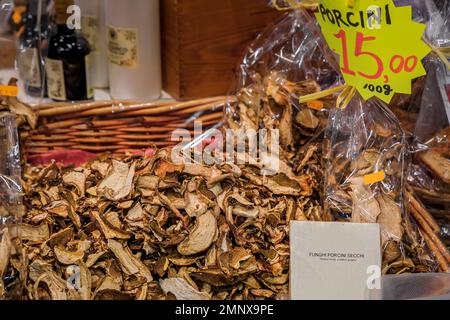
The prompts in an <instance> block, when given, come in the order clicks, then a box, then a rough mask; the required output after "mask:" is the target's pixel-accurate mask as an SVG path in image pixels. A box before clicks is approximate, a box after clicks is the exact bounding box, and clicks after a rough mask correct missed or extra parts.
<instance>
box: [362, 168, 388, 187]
mask: <svg viewBox="0 0 450 320" xmlns="http://www.w3.org/2000/svg"><path fill="white" fill-rule="evenodd" d="M385 178H386V173H385V172H384V171H383V170H381V171H377V172H374V173H370V174H366V175H365V176H364V184H365V185H366V186H368V185H370V184H374V183H377V182H381V181H383V180H384V179H385Z"/></svg>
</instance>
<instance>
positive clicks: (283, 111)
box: [226, 9, 342, 167]
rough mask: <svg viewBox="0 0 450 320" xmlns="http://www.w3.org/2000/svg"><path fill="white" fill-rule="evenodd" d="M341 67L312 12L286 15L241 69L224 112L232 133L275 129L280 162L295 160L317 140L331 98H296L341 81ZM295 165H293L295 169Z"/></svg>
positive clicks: (250, 52)
mask: <svg viewBox="0 0 450 320" xmlns="http://www.w3.org/2000/svg"><path fill="white" fill-rule="evenodd" d="M338 70H339V66H338V64H337V63H335V60H334V58H333V53H332V52H331V50H330V49H329V48H328V46H327V45H326V42H325V40H324V38H323V36H322V34H321V32H320V29H319V27H318V25H317V22H316V20H315V19H314V18H313V17H312V13H310V12H308V11H306V10H303V9H300V10H294V11H292V12H290V13H288V14H287V15H286V16H285V17H284V18H283V19H282V20H280V21H278V22H277V23H276V24H275V26H273V27H270V28H268V29H267V30H266V31H265V32H263V33H262V34H260V35H259V36H258V37H257V39H256V40H255V41H254V42H253V43H252V44H251V46H250V48H249V50H248V51H247V53H246V55H245V57H244V59H243V60H242V63H241V65H240V66H239V72H238V82H237V88H236V90H235V92H237V102H233V103H229V104H228V105H227V108H226V119H227V124H228V126H229V127H231V129H239V128H241V129H244V130H245V129H253V130H256V131H258V130H259V129H262V128H265V129H268V130H279V135H280V146H281V158H282V159H283V160H287V161H291V162H292V163H295V162H296V160H297V159H296V158H302V156H303V155H302V156H300V157H298V156H299V155H300V154H301V151H300V152H299V150H301V149H302V148H303V149H306V148H308V147H309V146H310V145H309V142H313V141H317V140H316V138H317V137H319V136H321V135H322V133H323V131H324V128H325V126H326V123H327V118H328V111H329V109H331V108H332V107H333V105H334V104H335V99H336V98H335V97H333V96H331V97H327V98H325V99H321V100H315V101H310V102H307V103H300V102H299V98H300V97H301V96H304V95H308V94H312V93H315V92H318V91H321V90H326V89H329V88H332V87H335V86H337V85H339V84H341V83H342V78H341V76H340V73H339V71H338ZM294 167H295V165H294Z"/></svg>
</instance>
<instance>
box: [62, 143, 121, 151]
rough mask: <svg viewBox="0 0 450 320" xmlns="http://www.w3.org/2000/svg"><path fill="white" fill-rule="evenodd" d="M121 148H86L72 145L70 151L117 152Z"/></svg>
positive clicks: (85, 146)
mask: <svg viewBox="0 0 450 320" xmlns="http://www.w3.org/2000/svg"><path fill="white" fill-rule="evenodd" d="M120 148H121V146H87V145H82V144H80V145H74V146H73V147H72V148H71V149H72V150H77V149H79V150H85V151H94V152H95V151H97V152H105V151H111V150H117V149H120Z"/></svg>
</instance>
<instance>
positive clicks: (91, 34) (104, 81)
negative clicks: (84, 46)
mask: <svg viewBox="0 0 450 320" xmlns="http://www.w3.org/2000/svg"><path fill="white" fill-rule="evenodd" d="M75 3H76V4H77V5H78V6H80V9H81V33H83V34H84V36H85V38H86V39H87V40H88V41H89V45H90V46H91V53H90V54H89V60H88V61H89V66H88V68H89V79H90V83H91V85H92V87H94V88H107V87H108V86H109V75H108V64H109V62H108V53H107V49H106V23H105V0H76V2H75Z"/></svg>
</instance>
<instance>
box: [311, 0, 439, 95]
mask: <svg viewBox="0 0 450 320" xmlns="http://www.w3.org/2000/svg"><path fill="white" fill-rule="evenodd" d="M316 17H317V20H318V21H319V24H320V26H321V28H322V33H323V35H324V37H325V39H326V41H327V43H328V45H329V46H330V48H331V49H332V50H333V51H335V52H336V53H337V54H338V55H339V56H340V66H341V71H342V73H343V76H344V79H345V82H346V84H347V85H350V86H354V87H355V88H356V89H357V90H358V91H359V93H360V94H361V95H362V97H363V98H364V99H366V100H367V99H369V98H371V97H373V96H377V97H379V98H380V99H382V100H383V101H385V102H386V103H389V102H390V101H391V99H392V96H393V95H394V93H405V94H411V80H412V79H415V78H417V77H420V76H422V75H424V74H426V71H425V68H424V67H423V65H422V62H421V60H422V59H423V58H424V57H425V56H426V55H427V54H428V53H429V52H430V51H431V48H430V47H429V46H428V45H426V44H425V42H423V41H422V35H423V33H424V31H425V27H426V26H425V25H424V24H421V23H417V22H414V21H413V20H412V9H411V6H406V7H396V6H395V5H394V3H393V2H392V0H355V1H354V4H353V5H352V6H349V5H348V1H346V0H320V1H319V7H318V11H317V12H316Z"/></svg>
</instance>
